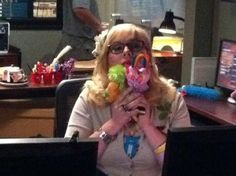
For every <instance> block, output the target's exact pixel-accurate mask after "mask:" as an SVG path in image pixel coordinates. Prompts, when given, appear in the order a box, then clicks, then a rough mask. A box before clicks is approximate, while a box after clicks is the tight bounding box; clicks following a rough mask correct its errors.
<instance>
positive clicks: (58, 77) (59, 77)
mask: <svg viewBox="0 0 236 176" xmlns="http://www.w3.org/2000/svg"><path fill="white" fill-rule="evenodd" d="M62 80H63V74H62V71H57V72H54V83H55V84H59V83H60V82H61V81H62Z"/></svg>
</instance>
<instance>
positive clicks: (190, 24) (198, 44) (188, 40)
mask: <svg viewBox="0 0 236 176" xmlns="http://www.w3.org/2000/svg"><path fill="white" fill-rule="evenodd" d="M214 6H215V0H207V1H206V0H191V1H186V9H185V33H184V53H183V63H182V84H189V82H190V75H191V60H192V57H194V56H195V57H197V56H199V57H200V56H210V55H211V49H212V35H213V33H212V29H213V26H214V23H213V22H214V20H213V18H214V10H213V9H214V8H213V7H214Z"/></svg>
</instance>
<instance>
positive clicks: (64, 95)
mask: <svg viewBox="0 0 236 176" xmlns="http://www.w3.org/2000/svg"><path fill="white" fill-rule="evenodd" d="M89 79H90V77H89V76H88V77H83V78H74V79H68V80H63V81H61V82H60V83H59V84H58V86H57V88H56V107H55V114H56V119H55V127H54V136H55V137H64V135H65V132H66V128H67V124H68V121H69V118H70V114H71V111H72V108H73V106H74V104H75V101H76V100H77V98H78V96H79V94H80V92H81V90H82V87H83V85H84V83H85V81H87V80H89Z"/></svg>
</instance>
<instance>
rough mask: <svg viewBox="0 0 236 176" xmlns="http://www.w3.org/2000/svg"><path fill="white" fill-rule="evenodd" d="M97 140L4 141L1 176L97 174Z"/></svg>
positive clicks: (0, 144) (1, 142)
mask: <svg viewBox="0 0 236 176" xmlns="http://www.w3.org/2000/svg"><path fill="white" fill-rule="evenodd" d="M97 147H98V141H96V140H92V139H91V140H78V141H77V142H69V139H67V138H65V139H63V138H24V139H23V138H21V139H0V175H6V176H13V175H14V176H17V175H24V176H32V175H34V176H35V175H36V176H47V175H51V176H53V175H62V176H63V175H65V176H67V175H70V176H73V175H76V176H78V175H83V176H92V175H96V163H97Z"/></svg>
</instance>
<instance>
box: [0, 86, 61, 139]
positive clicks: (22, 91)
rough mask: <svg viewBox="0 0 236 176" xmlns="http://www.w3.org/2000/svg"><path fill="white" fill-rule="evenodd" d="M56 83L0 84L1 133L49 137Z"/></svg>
mask: <svg viewBox="0 0 236 176" xmlns="http://www.w3.org/2000/svg"><path fill="white" fill-rule="evenodd" d="M56 87H57V85H55V84H53V85H42V84H39V85H33V84H31V83H30V82H29V84H28V85H27V86H22V87H4V86H1V85H0V114H1V115H0V137H31V136H37V135H42V136H45V137H52V136H53V132H54V118H55V117H54V116H55V115H54V113H55V109H54V107H55V90H56Z"/></svg>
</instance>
